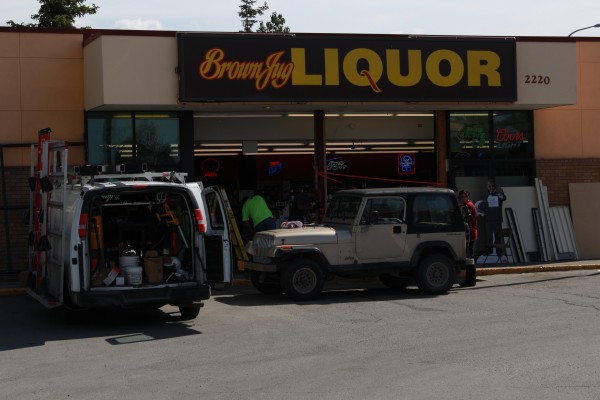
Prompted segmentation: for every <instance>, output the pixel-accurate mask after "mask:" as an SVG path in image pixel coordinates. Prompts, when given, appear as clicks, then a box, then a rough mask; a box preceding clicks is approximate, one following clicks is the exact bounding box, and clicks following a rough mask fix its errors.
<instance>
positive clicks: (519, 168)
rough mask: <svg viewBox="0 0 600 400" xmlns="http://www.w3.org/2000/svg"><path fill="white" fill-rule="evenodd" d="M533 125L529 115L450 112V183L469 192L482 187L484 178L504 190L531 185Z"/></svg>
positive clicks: (507, 112) (516, 112) (522, 112)
mask: <svg viewBox="0 0 600 400" xmlns="http://www.w3.org/2000/svg"><path fill="white" fill-rule="evenodd" d="M532 121H533V113H532V112H531V111H492V112H487V111H486V112H482V111H474V112H450V113H449V118H448V122H449V134H448V147H449V154H448V156H449V167H450V170H449V172H450V182H451V183H452V184H454V185H456V186H459V187H461V188H463V187H468V188H470V189H471V190H473V189H474V188H475V187H478V186H481V187H483V185H484V184H485V179H487V177H495V178H496V180H497V181H501V182H503V183H502V185H504V186H527V185H530V184H532V182H533V177H534V176H535V161H534V151H533V122H532ZM476 181H477V182H479V181H481V182H482V183H481V182H479V183H477V184H474V183H473V182H476Z"/></svg>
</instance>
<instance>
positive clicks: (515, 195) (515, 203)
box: [482, 186, 539, 253]
mask: <svg viewBox="0 0 600 400" xmlns="http://www.w3.org/2000/svg"><path fill="white" fill-rule="evenodd" d="M503 189H504V193H506V197H507V200H506V201H505V202H504V205H503V206H504V210H506V209H507V208H512V209H513V212H514V214H515V216H516V217H517V220H518V224H519V231H520V236H521V241H522V247H523V249H524V250H525V253H529V252H538V251H539V248H538V244H537V239H536V235H535V229H534V226H533V219H532V218H531V209H532V208H538V202H537V197H536V191H535V188H534V187H533V186H521V187H504V188H503ZM503 214H505V212H503ZM504 226H505V227H509V226H508V221H507V220H506V218H504ZM482 235H485V232H483V233H482Z"/></svg>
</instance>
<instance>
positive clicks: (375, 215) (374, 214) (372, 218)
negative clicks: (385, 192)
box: [369, 211, 379, 225]
mask: <svg viewBox="0 0 600 400" xmlns="http://www.w3.org/2000/svg"><path fill="white" fill-rule="evenodd" d="M378 220H379V211H371V212H370V213H369V225H375V224H377V221H378Z"/></svg>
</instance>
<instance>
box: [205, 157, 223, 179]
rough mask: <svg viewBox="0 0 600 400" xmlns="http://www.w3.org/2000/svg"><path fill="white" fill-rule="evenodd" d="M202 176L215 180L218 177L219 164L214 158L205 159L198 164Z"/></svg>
mask: <svg viewBox="0 0 600 400" xmlns="http://www.w3.org/2000/svg"><path fill="white" fill-rule="evenodd" d="M200 168H201V169H202V174H203V176H205V177H206V178H216V177H217V176H219V170H220V169H221V163H220V162H219V160H217V159H216V158H207V159H205V160H204V161H202V164H200Z"/></svg>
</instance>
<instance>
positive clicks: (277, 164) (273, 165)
mask: <svg viewBox="0 0 600 400" xmlns="http://www.w3.org/2000/svg"><path fill="white" fill-rule="evenodd" d="M283 164H284V163H283V162H282V161H269V162H268V164H267V175H269V176H273V175H278V174H279V173H281V171H283Z"/></svg>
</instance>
